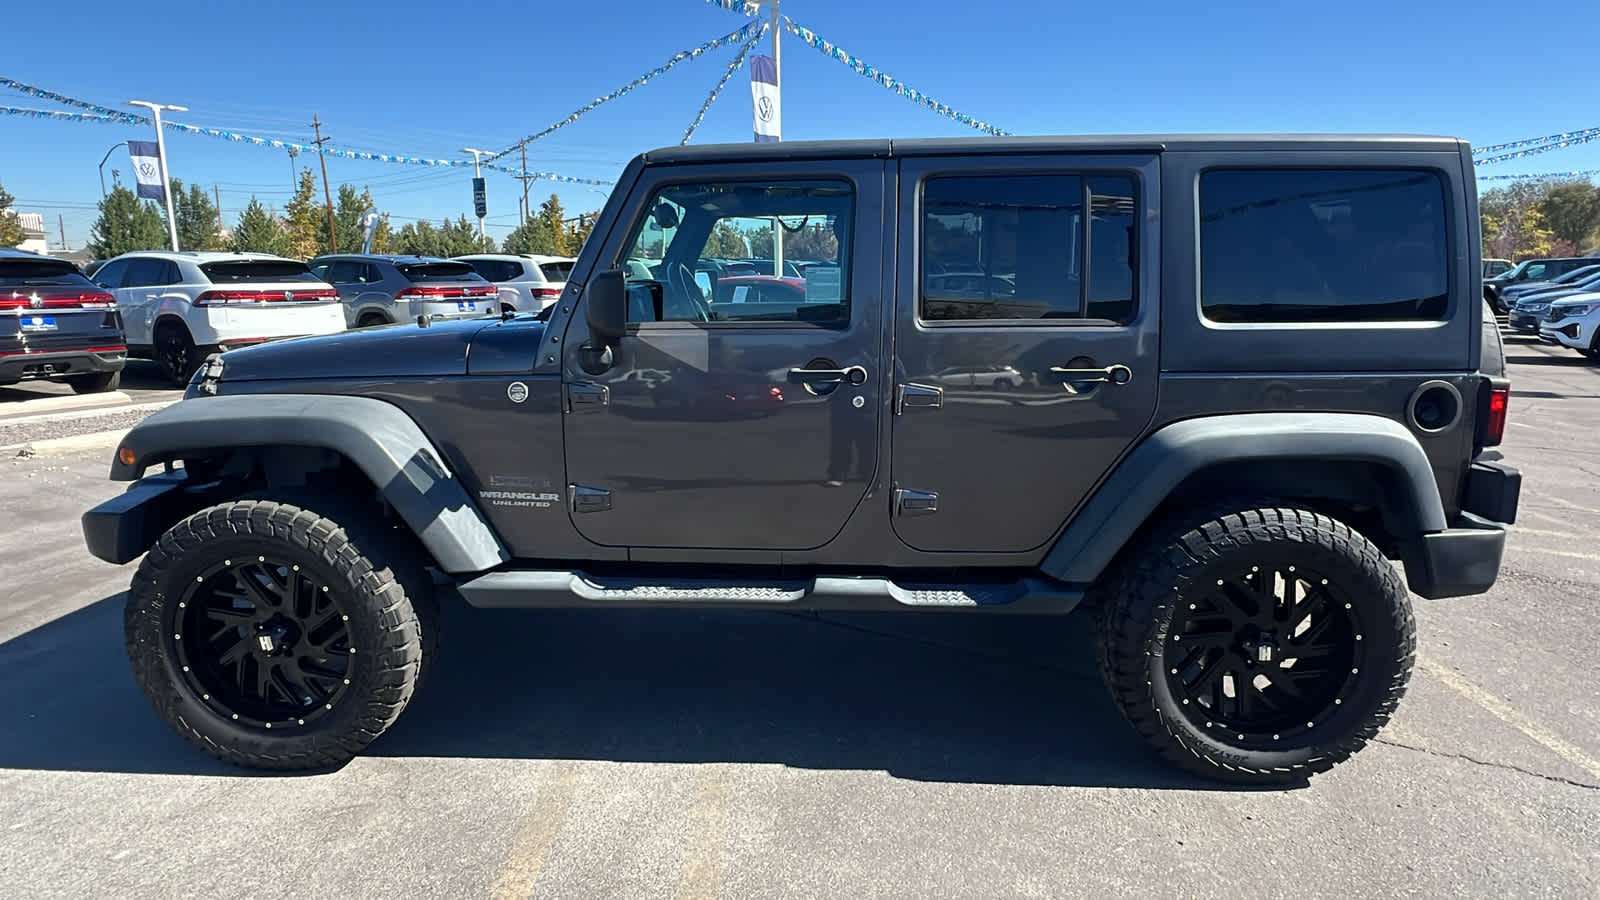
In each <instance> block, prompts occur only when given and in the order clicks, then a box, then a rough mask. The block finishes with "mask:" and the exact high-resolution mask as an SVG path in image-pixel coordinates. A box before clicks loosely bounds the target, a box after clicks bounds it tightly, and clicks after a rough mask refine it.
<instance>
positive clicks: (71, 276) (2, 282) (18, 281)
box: [0, 259, 94, 288]
mask: <svg viewBox="0 0 1600 900" xmlns="http://www.w3.org/2000/svg"><path fill="white" fill-rule="evenodd" d="M45 285H71V286H73V287H94V282H92V281H90V280H89V279H87V278H85V277H83V276H82V275H80V274H78V269H77V267H75V266H73V264H72V263H69V262H64V261H62V260H59V259H39V260H33V259H0V287H13V288H14V287H41V286H45Z"/></svg>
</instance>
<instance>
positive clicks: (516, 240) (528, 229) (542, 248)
mask: <svg viewBox="0 0 1600 900" xmlns="http://www.w3.org/2000/svg"><path fill="white" fill-rule="evenodd" d="M554 244H555V236H554V235H552V234H550V232H549V230H548V229H547V228H546V227H545V224H544V222H543V221H541V220H539V219H537V218H533V219H529V220H528V221H526V222H523V223H522V224H521V225H518V226H517V227H516V228H515V229H514V230H513V231H512V232H511V233H510V234H508V235H506V239H505V242H504V243H503V244H502V245H501V246H502V249H504V250H505V252H507V253H549V252H550V247H551V246H553V245H554Z"/></svg>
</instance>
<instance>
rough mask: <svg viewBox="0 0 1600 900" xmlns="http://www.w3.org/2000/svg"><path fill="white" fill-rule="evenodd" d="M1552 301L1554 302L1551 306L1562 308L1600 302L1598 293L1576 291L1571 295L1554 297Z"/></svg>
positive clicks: (1599, 293)
mask: <svg viewBox="0 0 1600 900" xmlns="http://www.w3.org/2000/svg"><path fill="white" fill-rule="evenodd" d="M1554 299H1555V302H1553V303H1551V304H1550V305H1551V306H1560V307H1563V308H1566V307H1572V306H1588V305H1590V304H1593V303H1594V302H1596V301H1600V291H1577V292H1574V293H1571V294H1562V295H1561V296H1560V297H1556V298H1554Z"/></svg>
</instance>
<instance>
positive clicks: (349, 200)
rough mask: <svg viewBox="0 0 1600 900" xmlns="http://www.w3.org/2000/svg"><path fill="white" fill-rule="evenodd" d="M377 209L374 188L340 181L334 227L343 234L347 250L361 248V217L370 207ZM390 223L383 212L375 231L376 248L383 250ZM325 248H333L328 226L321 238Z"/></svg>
mask: <svg viewBox="0 0 1600 900" xmlns="http://www.w3.org/2000/svg"><path fill="white" fill-rule="evenodd" d="M369 210H370V211H372V212H377V205H376V204H375V203H373V202H372V192H371V191H370V190H369V189H367V188H362V189H361V191H360V192H359V193H357V192H356V189H355V187H354V186H352V185H348V184H341V185H339V192H338V195H337V196H336V197H335V198H334V201H333V231H334V234H336V235H338V237H339V249H340V250H342V251H344V252H345V253H356V252H359V251H360V250H361V218H362V217H363V216H365V215H366V214H367V212H368V211H369ZM388 231H389V223H388V221H387V220H386V219H385V218H384V217H382V216H381V215H380V216H379V218H378V224H377V227H376V228H375V229H374V231H373V234H372V252H374V253H381V252H382V250H381V249H380V247H382V246H383V244H384V243H386V242H387V240H388ZM318 243H319V245H320V246H321V248H322V249H321V252H323V253H327V252H330V251H329V249H328V247H327V243H328V235H327V229H326V228H324V229H323V231H322V232H321V237H320V238H319V239H318Z"/></svg>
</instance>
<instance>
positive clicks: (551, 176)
mask: <svg viewBox="0 0 1600 900" xmlns="http://www.w3.org/2000/svg"><path fill="white" fill-rule="evenodd" d="M0 87H7V88H11V89H13V90H19V91H22V92H23V93H25V94H28V95H29V96H31V97H38V98H40V99H45V100H53V101H55V102H57V103H63V104H66V105H68V106H75V107H77V108H79V109H87V110H90V112H84V113H78V112H65V111H58V110H48V109H25V108H21V107H15V106H0V115H8V116H23V117H26V118H31V119H51V120H55V121H62V122H102V123H109V124H118V125H149V124H150V121H151V120H150V119H149V118H148V117H146V116H138V115H134V114H133V113H125V112H122V111H120V110H115V109H111V108H109V107H104V106H97V105H96V104H93V103H88V102H86V101H83V100H77V99H75V98H72V97H67V96H65V95H62V94H57V93H55V92H53V91H47V90H44V89H42V88H37V87H34V86H33V85H29V84H23V83H22V82H19V81H13V80H11V79H9V78H0ZM161 124H162V125H165V126H166V127H167V128H169V129H171V130H173V131H181V132H184V133H186V134H197V135H201V136H203V137H213V138H220V139H222V140H225V141H232V142H234V143H241V144H251V145H253V146H257V147H270V148H272V149H275V150H290V149H292V150H294V151H295V152H296V153H320V154H322V155H324V156H330V157H334V158H336V159H355V160H363V161H367V162H385V163H399V164H403V165H412V166H432V167H438V168H452V169H460V168H468V169H469V168H472V160H470V159H428V158H425V157H420V156H406V155H404V154H398V153H367V152H364V151H360V150H343V149H340V148H338V147H329V146H326V145H324V146H321V147H319V146H317V145H316V144H300V143H296V142H294V141H281V140H278V139H276V138H264V137H257V136H255V135H249V134H240V133H239V132H236V131H229V130H227V129H224V128H205V127H202V126H199V125H190V124H187V123H185V122H172V121H164V122H162V123H161ZM483 168H485V169H490V170H493V171H498V172H505V173H508V174H511V175H523V174H528V175H532V176H533V177H534V178H535V179H537V180H541V181H556V182H561V183H564V184H587V185H597V186H602V187H604V186H609V185H610V184H612V182H610V181H603V180H600V179H596V178H574V177H572V176H570V175H559V174H557V173H555V172H528V173H524V172H523V171H522V170H521V169H516V168H512V167H510V166H497V165H492V164H485V165H484V166H483Z"/></svg>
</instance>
